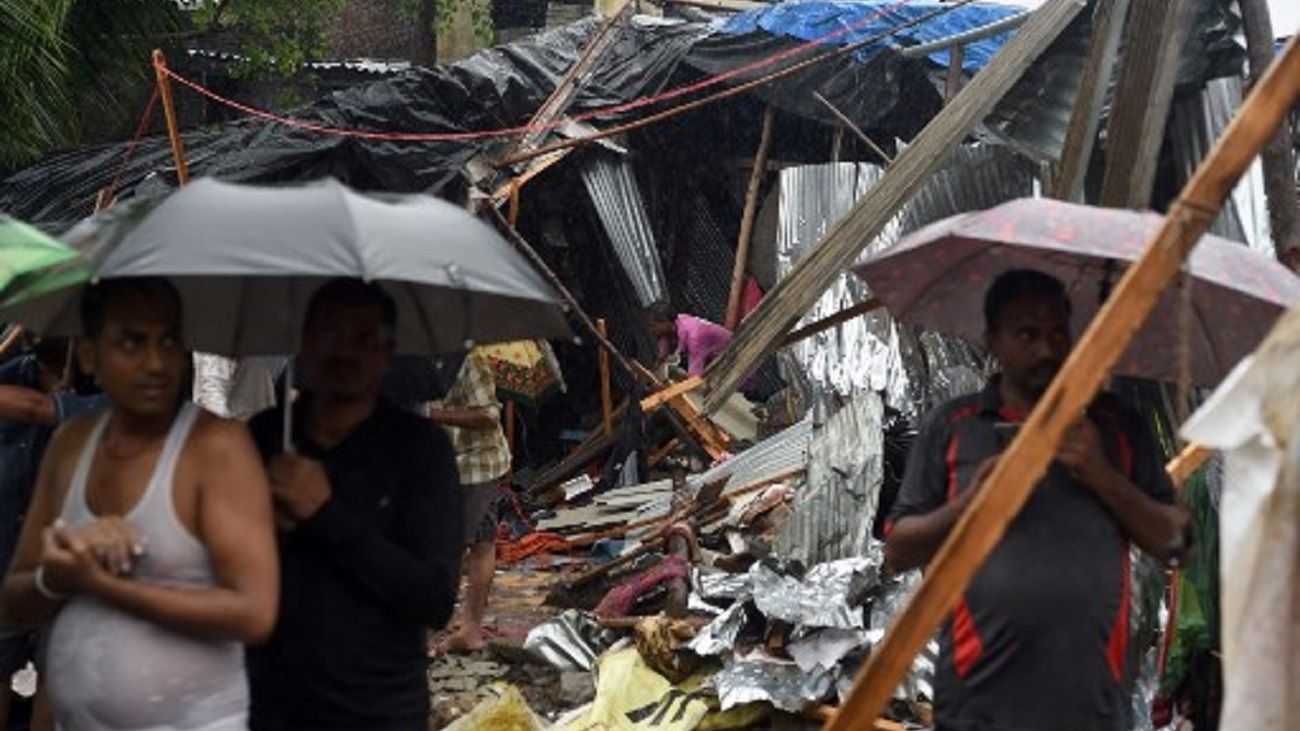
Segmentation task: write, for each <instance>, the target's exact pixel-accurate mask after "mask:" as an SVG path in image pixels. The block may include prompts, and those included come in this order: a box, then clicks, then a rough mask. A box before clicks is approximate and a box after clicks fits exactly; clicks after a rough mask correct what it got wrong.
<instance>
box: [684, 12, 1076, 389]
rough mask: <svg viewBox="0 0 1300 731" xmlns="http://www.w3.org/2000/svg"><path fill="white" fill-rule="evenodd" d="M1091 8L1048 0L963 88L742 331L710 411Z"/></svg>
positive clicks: (726, 356) (714, 381) (715, 376)
mask: <svg viewBox="0 0 1300 731" xmlns="http://www.w3.org/2000/svg"><path fill="white" fill-rule="evenodd" d="M1086 4H1087V2H1086V0H1048V2H1046V3H1044V4H1043V5H1042V6H1041V7H1039V8H1038V9H1037V10H1035V11H1034V12H1033V14H1032V15H1030V17H1029V20H1027V21H1026V22H1025V24H1024V26H1023V27H1021V29H1020V30H1019V31H1018V32H1017V33H1016V35H1015V36H1014V37H1012V39H1011V40H1010V41H1008V42H1007V44H1006V45H1004V46H1002V48H1001V50H999V51H998V53H997V55H996V56H994V57H993V60H992V61H990V62H989V64H988V65H987V66H985V67H984V68H983V69H982V70H981V71H980V72H979V73H978V74H976V75H975V78H973V79H971V81H970V82H969V83H968V84H966V86H965V87H964V88H962V90H961V92H960V93H959V94H957V98H956V99H953V100H952V102H950V103H949V104H947V105H946V106H945V107H944V108H943V109H941V110H940V111H939V113H938V114H937V115H935V117H934V119H932V120H931V121H930V123H929V124H927V125H926V126H925V129H923V130H921V133H920V134H918V135H917V136H916V138H915V139H913V140H912V143H911V144H910V145H908V146H907V147H906V148H904V149H903V150H902V151H901V152H900V153H899V154H898V156H897V157H895V158H894V163H893V164H892V165H890V166H889V169H888V170H886V171H885V175H884V177H882V178H881V179H880V181H879V182H878V183H876V185H875V187H873V188H872V189H871V194H870V195H866V196H863V197H862V199H861V200H860V201H858V202H857V203H856V204H855V205H854V206H853V209H852V210H851V211H850V212H849V213H848V215H846V216H844V217H843V218H841V219H840V220H839V221H838V222H837V223H836V224H835V226H834V227H833V228H832V229H831V230H830V233H828V234H827V235H826V238H824V239H822V241H821V243H819V244H818V245H817V246H816V247H815V248H814V249H813V250H812V251H810V252H809V253H808V255H807V256H805V257H804V258H803V259H802V260H801V261H800V262H799V265H798V266H796V267H795V268H794V271H792V272H790V274H789V275H787V276H786V278H785V279H783V280H781V281H780V282H779V283H777V285H776V287H774V288H773V289H772V291H770V292H768V293H767V296H766V297H764V298H763V301H762V303H761V304H759V306H758V309H757V310H755V311H754V314H752V315H751V316H750V317H748V318H747V319H746V320H745V323H744V325H742V326H741V328H740V329H739V330H738V331H737V332H736V336H735V337H734V338H733V339H732V341H731V345H730V347H728V348H727V350H726V351H724V352H723V353H722V355H721V356H720V357H719V358H718V359H717V360H716V361H714V362H713V365H712V366H710V368H709V371H708V373H707V374H706V376H705V380H706V381H707V387H708V397H707V399H706V401H705V404H704V409H705V411H709V412H711V411H716V410H717V409H718V408H720V407H721V406H722V404H724V403H725V402H726V400H727V399H728V398H729V397H730V396H731V394H733V393H735V392H736V390H737V389H738V388H740V386H741V384H742V383H744V382H745V379H746V378H748V377H749V374H750V372H751V371H752V370H753V369H754V368H756V367H757V366H758V364H759V363H761V362H762V360H763V358H764V357H766V356H767V354H768V353H770V352H772V350H773V349H774V348H775V347H776V346H777V343H778V342H779V341H780V339H781V337H782V336H783V335H785V333H786V331H787V330H788V329H789V327H790V323H791V322H794V321H796V320H797V319H798V318H799V317H801V316H802V315H803V314H804V313H805V312H807V311H808V308H809V307H812V305H813V303H815V302H816V301H817V299H818V298H819V297H821V295H822V293H823V292H825V291H826V288H827V287H829V286H830V285H831V283H832V282H834V281H835V280H836V279H837V278H838V277H839V276H840V275H841V274H843V273H844V270H845V269H847V268H848V267H849V265H851V264H852V263H853V261H854V260H855V259H857V257H858V254H859V252H861V251H862V249H863V247H865V246H866V245H867V243H868V242H870V241H872V240H874V239H875V238H876V236H878V235H879V234H880V232H881V231H883V230H884V228H885V226H886V225H888V224H889V222H890V221H892V220H894V216H895V215H897V213H898V211H899V209H900V208H902V207H903V205H905V204H906V203H907V201H909V200H911V198H912V196H913V195H914V194H915V193H916V191H917V190H919V189H920V187H921V185H922V184H924V183H925V181H926V180H927V179H928V178H929V177H930V175H931V174H932V173H933V172H934V171H935V170H938V169H939V168H940V167H941V166H942V165H943V163H944V161H946V160H947V159H948V156H949V155H950V154H951V152H952V149H953V148H954V147H955V146H957V145H958V144H960V143H961V141H962V140H963V139H965V138H966V135H967V134H969V133H970V131H971V130H972V129H974V128H975V125H977V124H979V123H980V121H981V120H983V119H984V117H985V115H987V114H988V112H989V110H991V109H992V108H993V106H994V105H996V104H997V103H998V100H999V99H1001V98H1002V97H1003V96H1004V95H1006V93H1007V91H1008V90H1010V89H1011V87H1012V86H1013V85H1014V84H1015V83H1016V82H1017V81H1019V80H1020V77H1021V76H1023V75H1024V72H1025V70H1026V69H1028V68H1029V66H1030V65H1031V64H1032V63H1033V62H1034V60H1035V59H1037V58H1038V57H1039V56H1040V55H1041V54H1042V53H1043V51H1045V50H1046V49H1047V47H1048V46H1050V45H1051V44H1052V42H1053V41H1054V40H1056V38H1057V36H1059V35H1060V34H1061V31H1063V30H1064V29H1065V28H1066V26H1068V25H1069V24H1070V22H1071V21H1072V20H1074V18H1075V16H1077V15H1078V14H1079V12H1080V11H1081V10H1082V9H1083V8H1084V6H1085V5H1086Z"/></svg>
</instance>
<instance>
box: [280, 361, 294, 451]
mask: <svg viewBox="0 0 1300 731" xmlns="http://www.w3.org/2000/svg"><path fill="white" fill-rule="evenodd" d="M292 394H293V358H289V363H288V364H287V365H286V366H285V367H284V396H283V404H284V423H283V425H282V428H281V436H282V439H283V441H282V443H281V445H282V451H283V452H284V453H285V454H293V453H294V452H295V451H297V450H295V449H294V447H293V403H292V400H291V396H292Z"/></svg>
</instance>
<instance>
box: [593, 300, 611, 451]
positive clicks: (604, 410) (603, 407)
mask: <svg viewBox="0 0 1300 731" xmlns="http://www.w3.org/2000/svg"><path fill="white" fill-rule="evenodd" d="M596 332H598V333H600V336H601V337H602V338H608V337H609V326H608V325H606V324H605V318H603V317H602V318H600V319H598V320H596ZM596 357H597V359H598V365H599V366H600V423H601V425H602V427H603V428H604V430H605V435H606V436H608V435H610V434H613V433H614V402H613V397H612V396H610V388H609V352H608V351H606V350H605V349H604V348H596Z"/></svg>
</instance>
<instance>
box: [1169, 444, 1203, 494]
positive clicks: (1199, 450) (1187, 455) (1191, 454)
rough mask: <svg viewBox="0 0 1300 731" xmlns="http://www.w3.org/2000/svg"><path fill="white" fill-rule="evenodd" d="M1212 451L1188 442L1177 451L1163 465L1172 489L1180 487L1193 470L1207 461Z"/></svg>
mask: <svg viewBox="0 0 1300 731" xmlns="http://www.w3.org/2000/svg"><path fill="white" fill-rule="evenodd" d="M1213 454H1214V451H1213V450H1211V449H1209V448H1208V447H1202V446H1201V445H1199V444H1189V445H1187V446H1186V447H1184V448H1183V451H1182V452H1179V454H1178V456H1177V457H1174V458H1173V459H1171V460H1169V464H1167V465H1165V471H1166V472H1168V473H1169V479H1170V481H1171V482H1173V483H1174V489H1176V490H1177V489H1181V488H1182V486H1183V485H1184V484H1185V483H1186V482H1187V478H1189V477H1191V476H1192V474H1193V473H1194V472H1196V471H1197V470H1199V469H1200V468H1201V466H1202V465H1204V464H1205V463H1206V462H1208V461H1209V459H1210V457H1211V455H1213Z"/></svg>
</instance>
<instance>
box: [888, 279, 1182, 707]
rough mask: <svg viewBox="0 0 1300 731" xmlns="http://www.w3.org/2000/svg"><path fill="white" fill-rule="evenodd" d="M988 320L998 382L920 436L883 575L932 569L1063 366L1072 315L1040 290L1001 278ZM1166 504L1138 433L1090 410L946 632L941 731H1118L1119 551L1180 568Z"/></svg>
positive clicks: (1152, 447)
mask: <svg viewBox="0 0 1300 731" xmlns="http://www.w3.org/2000/svg"><path fill="white" fill-rule="evenodd" d="M984 315H985V321H986V327H987V333H986V341H987V345H988V349H989V352H990V353H991V354H992V355H993V356H994V357H995V358H996V359H997V362H998V363H999V364H1000V365H1001V373H1000V374H999V375H997V376H995V377H994V378H993V379H992V380H991V381H990V382H989V384H988V386H987V387H986V388H985V389H984V390H983V391H981V392H980V393H978V394H975V395H972V396H967V397H963V398H958V399H955V400H953V401H950V402H948V403H946V404H944V405H942V406H940V407H939V408H937V409H935V410H934V411H933V412H932V413H930V414H929V415H928V416H926V417H925V419H924V421H923V422H922V424H921V430H920V434H919V436H918V437H917V440H916V443H915V444H914V445H913V447H912V453H911V455H910V457H909V460H908V463H907V469H906V472H905V474H904V478H903V486H902V488H901V490H900V493H899V497H898V501H897V502H896V503H895V505H894V507H893V510H892V512H891V514H890V518H889V522H888V524H887V526H886V547H885V560H886V564H887V566H888V567H889V568H890V569H892V570H894V571H901V570H906V569H910V568H914V567H921V566H925V565H926V564H927V563H928V562H929V561H930V559H931V557H933V555H934V553H935V551H936V550H937V549H938V548H939V546H940V544H941V543H942V542H943V541H944V539H945V538H946V537H947V536H948V533H949V532H950V531H951V530H952V528H953V525H954V524H955V523H956V522H957V519H958V517H959V516H960V515H961V513H962V511H963V510H965V509H966V506H967V505H969V504H970V502H971V499H972V497H973V496H974V495H975V494H976V492H977V491H978V490H979V489H980V486H981V485H982V484H983V482H984V480H985V478H986V477H987V476H988V474H989V472H990V470H991V469H992V467H993V465H994V464H995V461H996V459H997V455H998V454H999V453H1000V452H1001V451H1002V450H1003V449H1004V448H1005V447H1006V446H1007V445H1008V444H1009V442H1010V439H1011V436H1012V435H1013V434H1014V431H1015V429H1016V428H1017V426H1016V425H1017V424H1019V423H1020V422H1022V421H1023V419H1024V418H1025V416H1026V415H1027V414H1029V412H1030V411H1031V410H1032V409H1033V407H1034V405H1035V403H1036V402H1037V401H1038V399H1039V398H1041V397H1042V395H1043V393H1044V391H1045V390H1046V389H1047V387H1048V385H1050V383H1051V382H1052V379H1053V378H1054V377H1055V375H1056V373H1057V371H1058V370H1059V369H1060V368H1061V366H1062V364H1063V363H1064V362H1065V357H1066V355H1067V354H1068V353H1069V351H1070V347H1071V332H1070V315H1071V304H1070V301H1069V298H1068V296H1067V295H1066V291H1065V288H1064V286H1063V285H1062V284H1061V282H1059V281H1058V280H1056V279H1055V278H1053V277H1051V276H1049V275H1047V274H1044V273H1041V272H1037V271H1031V270H1017V271H1011V272H1007V273H1006V274H1003V275H1002V276H1000V277H998V279H997V280H996V281H995V282H994V283H993V285H992V287H990V289H989V291H988V293H987V295H986V299H985V304H984ZM1173 502H1174V494H1173V489H1172V487H1171V485H1170V482H1169V479H1168V477H1167V476H1166V474H1165V471H1164V469H1163V466H1162V459H1161V453H1160V450H1159V449H1158V447H1157V445H1156V442H1155V440H1154V439H1153V437H1152V435H1151V433H1150V431H1149V429H1148V428H1147V427H1146V425H1145V424H1144V423H1143V422H1142V419H1141V418H1140V417H1139V416H1138V415H1137V414H1136V413H1135V412H1134V411H1133V410H1132V409H1130V408H1127V407H1126V406H1125V405H1123V404H1122V403H1121V402H1120V401H1119V400H1118V399H1117V398H1115V397H1114V396H1112V395H1108V394H1103V395H1101V396H1100V397H1098V399H1097V400H1096V401H1095V402H1094V403H1093V404H1092V406H1091V407H1090V408H1089V409H1088V410H1087V413H1086V414H1083V415H1081V418H1080V419H1079V421H1078V422H1077V423H1076V424H1075V425H1074V426H1073V427H1072V429H1071V430H1070V432H1069V433H1068V434H1067V435H1066V438H1065V439H1064V440H1063V441H1062V443H1061V447H1060V449H1059V451H1058V452H1057V455H1056V460H1055V461H1054V462H1053V464H1052V465H1051V467H1050V469H1049V470H1048V472H1047V475H1046V476H1045V477H1044V478H1043V479H1042V481H1041V482H1040V483H1039V484H1038V485H1037V486H1036V487H1035V488H1034V492H1033V493H1032V495H1031V497H1030V498H1029V502H1028V503H1027V504H1026V505H1025V508H1024V510H1022V511H1021V513H1020V515H1019V516H1017V517H1016V519H1015V520H1014V521H1013V522H1012V523H1011V526H1010V527H1009V528H1008V530H1007V533H1006V535H1005V536H1004V537H1003V538H1002V541H1001V542H1000V543H999V544H998V547H997V548H996V549H994V551H993V553H992V554H991V555H990V556H989V558H988V560H987V561H985V563H984V565H983V567H982V568H981V569H980V570H979V572H978V573H976V575H975V578H974V579H973V580H972V582H971V585H970V587H969V588H968V589H967V590H966V593H965V595H964V596H963V597H962V600H961V602H960V603H959V604H958V606H957V609H956V611H955V613H954V614H953V616H952V618H951V620H950V621H949V622H948V623H947V625H946V626H945V627H944V628H943V630H942V633H941V636H940V659H939V665H938V668H937V669H936V677H935V721H936V731H1126V729H1127V728H1128V719H1129V715H1130V714H1129V707H1130V699H1129V696H1128V693H1127V692H1126V688H1127V685H1126V681H1127V679H1128V674H1129V671H1130V670H1131V668H1129V667H1128V664H1127V656H1128V647H1127V646H1128V631H1129V624H1128V609H1129V589H1128V587H1129V571H1130V567H1129V545H1130V543H1135V544H1137V546H1138V547H1140V548H1141V549H1143V550H1144V551H1146V552H1147V553H1149V554H1150V555H1152V556H1154V557H1156V558H1157V559H1161V560H1165V561H1169V560H1173V559H1176V558H1177V557H1178V556H1179V555H1180V552H1181V551H1183V550H1184V548H1185V543H1186V541H1185V533H1184V531H1185V530H1186V526H1187V525H1188V518H1187V514H1186V512H1185V511H1184V510H1183V509H1181V508H1180V507H1178V506H1175V505H1174V504H1173Z"/></svg>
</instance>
